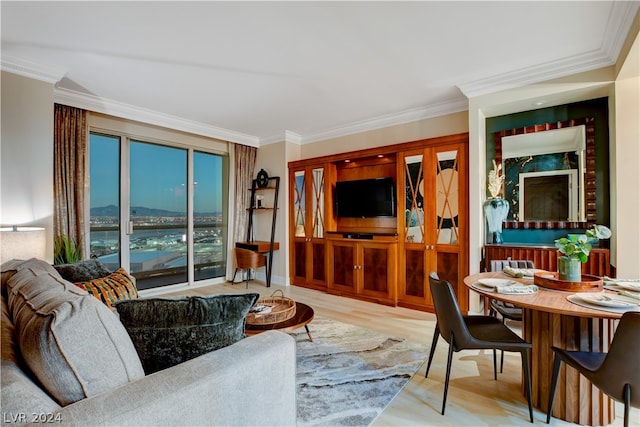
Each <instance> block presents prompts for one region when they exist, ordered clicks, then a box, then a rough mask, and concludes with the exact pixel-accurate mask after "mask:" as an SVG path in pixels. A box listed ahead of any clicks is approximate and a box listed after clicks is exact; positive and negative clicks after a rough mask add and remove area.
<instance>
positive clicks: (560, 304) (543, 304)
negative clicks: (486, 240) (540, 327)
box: [464, 271, 622, 319]
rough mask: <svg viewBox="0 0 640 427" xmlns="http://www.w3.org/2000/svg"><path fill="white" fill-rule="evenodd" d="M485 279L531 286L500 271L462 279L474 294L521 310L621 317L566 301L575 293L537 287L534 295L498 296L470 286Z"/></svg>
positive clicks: (583, 315)
mask: <svg viewBox="0 0 640 427" xmlns="http://www.w3.org/2000/svg"><path fill="white" fill-rule="evenodd" d="M487 278H495V279H510V280H515V281H518V282H521V283H524V284H527V285H530V284H533V279H532V278H528V279H527V278H514V277H511V276H508V275H506V274H504V273H503V272H501V271H498V272H485V273H476V274H472V275H470V276H467V277H465V278H464V284H465V285H467V286H468V287H469V288H470V289H471V290H473V291H474V292H477V293H479V294H481V295H485V296H488V297H491V298H493V299H496V300H499V301H505V302H510V303H512V304H514V305H517V306H520V307H523V308H529V309H532V310H538V311H545V312H548V313H558V314H563V315H568V316H576V317H589V318H603V319H619V318H621V317H622V313H619V312H612V311H604V310H596V309H591V308H587V307H583V306H580V305H577V304H574V303H572V302H571V301H569V300H567V296H569V295H572V294H574V293H575V292H563V291H556V290H552V289H545V288H543V287H540V286H538V292H536V293H534V294H500V293H496V292H491V291H487V290H483V289H478V288H475V287H473V286H472V285H473V284H474V283H476V282H478V281H479V280H481V279H487ZM605 292H612V293H615V292H613V291H608V290H605Z"/></svg>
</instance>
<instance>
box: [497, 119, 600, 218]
mask: <svg viewBox="0 0 640 427" xmlns="http://www.w3.org/2000/svg"><path fill="white" fill-rule="evenodd" d="M493 139H494V144H495V152H494V153H495V157H494V159H493V160H495V161H496V162H497V163H498V164H501V165H502V170H503V174H504V175H505V188H504V198H505V199H506V200H508V202H509V206H510V209H509V216H508V218H507V220H506V224H505V226H506V227H507V228H530V227H534V228H538V227H539V226H540V227H543V228H580V227H583V226H585V225H586V224H587V223H588V222H590V221H594V220H595V218H596V206H597V202H596V194H597V191H596V161H595V160H596V155H595V145H596V144H595V118H593V117H584V118H580V119H570V120H566V121H558V122H550V123H543V124H537V125H533V126H527V127H522V128H515V129H506V130H502V131H498V132H494V133H493Z"/></svg>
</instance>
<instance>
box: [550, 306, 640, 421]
mask: <svg viewBox="0 0 640 427" xmlns="http://www.w3.org/2000/svg"><path fill="white" fill-rule="evenodd" d="M639 342H640V312H626V313H624V314H623V315H622V319H620V323H619V324H618V328H617V329H616V332H615V334H614V336H613V340H612V341H611V346H610V348H609V352H608V353H604V352H592V351H569V350H563V349H561V348H557V347H552V349H553V352H554V358H553V375H552V377H551V392H550V394H549V405H548V410H547V424H548V423H549V421H550V420H551V412H553V399H554V397H555V394H556V385H557V383H558V374H559V373H560V365H561V363H562V362H565V363H566V364H567V365H569V366H571V367H573V368H575V369H577V370H578V372H580V373H581V374H582V375H584V377H585V378H586V379H588V380H589V381H591V382H592V383H593V385H595V386H596V387H598V388H599V389H600V390H602V392H603V393H605V394H606V395H607V396H609V397H611V398H612V399H614V400H617V401H619V402H623V403H624V426H625V427H628V426H629V409H630V406H633V407H636V408H638V407H640V354H639V353H638V343H639Z"/></svg>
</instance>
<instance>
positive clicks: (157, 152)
mask: <svg viewBox="0 0 640 427" xmlns="http://www.w3.org/2000/svg"><path fill="white" fill-rule="evenodd" d="M129 161H130V167H129V179H130V184H129V225H128V227H129V229H128V233H127V234H129V253H130V258H129V265H130V268H131V270H130V271H131V272H132V273H133V274H135V276H136V278H137V279H138V281H139V282H142V283H143V284H144V286H145V287H157V286H163V285H169V284H174V283H184V282H187V279H188V277H187V150H185V149H182V148H173V147H166V146H162V145H156V144H149V143H145V142H140V141H131V143H130V160H129Z"/></svg>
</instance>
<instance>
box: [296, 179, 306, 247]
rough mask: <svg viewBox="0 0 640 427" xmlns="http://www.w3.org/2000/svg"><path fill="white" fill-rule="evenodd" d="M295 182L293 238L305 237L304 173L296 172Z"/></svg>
mask: <svg viewBox="0 0 640 427" xmlns="http://www.w3.org/2000/svg"><path fill="white" fill-rule="evenodd" d="M294 177H295V180H294V182H293V193H294V195H293V212H294V220H295V225H296V229H295V234H294V236H295V237H305V236H306V231H305V230H306V225H307V212H306V200H305V199H306V188H305V179H304V178H305V171H304V170H301V171H296V172H295V173H294Z"/></svg>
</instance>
